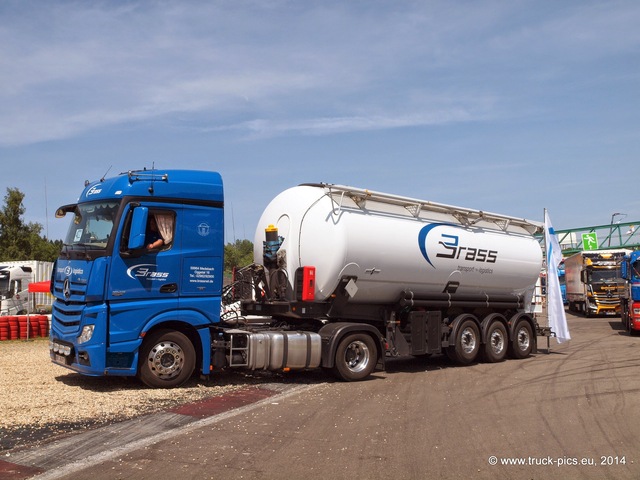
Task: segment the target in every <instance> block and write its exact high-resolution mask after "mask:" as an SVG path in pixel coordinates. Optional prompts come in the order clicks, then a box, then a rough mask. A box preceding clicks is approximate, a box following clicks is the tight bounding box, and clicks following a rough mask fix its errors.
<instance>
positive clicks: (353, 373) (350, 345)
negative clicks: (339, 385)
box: [333, 333, 378, 382]
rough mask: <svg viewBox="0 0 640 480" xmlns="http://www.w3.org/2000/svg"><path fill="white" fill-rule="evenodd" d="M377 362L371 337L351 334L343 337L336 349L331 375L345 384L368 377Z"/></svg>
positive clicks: (362, 334) (376, 350) (376, 354)
mask: <svg viewBox="0 0 640 480" xmlns="http://www.w3.org/2000/svg"><path fill="white" fill-rule="evenodd" d="M377 361H378V349H377V348H376V344H375V342H374V340H373V338H371V336H369V335H367V334H366V333H352V334H350V335H347V336H346V337H344V338H343V339H342V340H341V341H340V343H339V344H338V348H337V349H336V357H335V365H334V367H333V373H334V375H335V376H336V377H338V378H339V379H341V380H345V381H347V382H352V381H354V380H362V379H363V378H365V377H368V376H369V375H370V374H371V372H373V369H374V368H375V366H376V363H377Z"/></svg>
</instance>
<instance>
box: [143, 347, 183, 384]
mask: <svg viewBox="0 0 640 480" xmlns="http://www.w3.org/2000/svg"><path fill="white" fill-rule="evenodd" d="M148 361H149V366H150V368H151V372H152V373H153V374H154V375H155V376H156V377H158V378H163V379H170V378H175V377H177V376H178V375H179V374H180V371H181V370H182V367H183V365H184V353H183V351H182V348H180V345H178V344H177V343H175V342H160V343H158V344H157V345H155V346H154V347H153V348H152V349H151V351H150V352H149V357H148Z"/></svg>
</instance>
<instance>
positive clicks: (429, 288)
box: [50, 169, 542, 387]
mask: <svg viewBox="0 0 640 480" xmlns="http://www.w3.org/2000/svg"><path fill="white" fill-rule="evenodd" d="M67 214H71V216H72V220H71V221H70V226H69V231H68V234H67V237H66V239H65V241H64V246H63V248H62V251H61V253H60V256H59V258H58V259H57V261H56V264H55V268H54V278H53V280H52V281H53V286H52V291H53V294H54V296H55V301H54V305H53V313H52V327H51V336H50V356H51V359H52V361H53V362H54V363H56V364H58V365H61V366H64V367H67V368H69V369H71V370H74V371H76V372H79V373H81V374H85V375H94V376H102V375H123V376H137V377H138V378H139V379H140V380H141V381H142V382H143V383H144V384H146V385H148V386H150V387H175V386H179V385H181V384H182V383H184V382H185V381H186V380H187V379H189V378H190V377H191V376H192V375H193V374H194V373H199V374H201V375H210V374H212V373H214V372H216V371H219V370H221V369H229V368H245V369H251V370H271V371H283V370H285V371H286V370H304V369H313V368H323V369H325V370H327V371H328V372H331V373H332V374H334V375H335V376H336V377H337V378H339V379H341V380H344V381H354V380H360V379H363V378H365V377H368V376H369V375H370V374H371V373H372V372H374V371H375V370H380V369H384V367H385V362H386V359H387V358H390V357H396V356H401V355H415V356H420V355H432V354H446V355H448V356H449V357H450V358H451V359H453V360H454V361H456V362H458V363H460V364H469V363H472V362H475V361H477V360H483V361H486V362H499V361H502V360H504V359H505V358H506V357H507V356H510V357H513V358H524V357H527V356H529V355H530V354H531V352H532V351H534V349H535V347H536V335H537V334H538V333H539V332H541V330H540V329H539V327H538V324H537V322H536V319H535V316H534V314H533V312H532V308H531V300H532V295H533V289H534V286H535V283H536V280H537V279H538V276H539V274H540V270H541V264H542V253H541V248H540V244H539V242H538V241H537V240H536V239H535V238H534V234H535V233H537V232H540V230H541V228H542V224H541V223H539V222H534V221H530V220H527V219H524V218H518V217H513V216H508V215H501V214H495V213H489V212H484V211H480V210H474V209H467V208H461V207H455V206H450V205H445V204H440V203H435V202H431V201H425V200H419V199H413V198H410V197H403V196H398V195H392V194H385V193H381V192H375V191H370V190H366V189H361V188H355V187H349V186H341V185H333V184H323V183H318V184H303V185H298V186H294V187H292V188H289V189H287V190H285V191H284V192H282V193H280V194H278V195H277V196H276V197H275V198H274V199H273V200H272V201H271V202H270V203H269V204H268V205H267V206H266V208H265V210H264V212H263V213H262V216H261V217H260V220H259V222H258V225H257V228H256V233H255V238H254V240H255V241H254V249H255V251H254V263H253V264H252V265H249V266H247V267H243V268H241V269H238V270H237V272H236V276H235V280H234V282H233V283H231V284H229V285H226V286H225V285H223V254H224V225H223V219H224V196H223V182H222V178H221V176H220V174H218V173H216V172H208V171H188V170H167V171H160V170H155V169H154V170H141V171H140V170H138V171H129V172H125V173H122V174H120V175H117V176H115V177H113V178H110V179H101V180H99V181H97V182H92V183H88V184H87V185H86V187H85V189H84V190H83V191H82V193H81V195H80V197H79V200H78V201H77V202H76V203H72V204H68V205H64V206H62V207H60V208H59V209H58V210H57V212H56V216H57V217H64V216H65V215H67ZM151 224H154V225H155V226H154V227H153V229H154V230H156V232H157V231H159V233H160V237H161V240H162V242H157V241H156V239H157V237H158V235H157V233H153V234H151V233H150V228H151ZM150 235H151V236H150ZM159 243H161V245H159Z"/></svg>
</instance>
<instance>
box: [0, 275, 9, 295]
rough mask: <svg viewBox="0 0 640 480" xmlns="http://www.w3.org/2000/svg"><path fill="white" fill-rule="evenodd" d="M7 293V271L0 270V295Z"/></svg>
mask: <svg viewBox="0 0 640 480" xmlns="http://www.w3.org/2000/svg"><path fill="white" fill-rule="evenodd" d="M8 294H9V272H0V295H8Z"/></svg>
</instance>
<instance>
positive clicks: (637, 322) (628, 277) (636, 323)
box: [620, 250, 640, 334]
mask: <svg viewBox="0 0 640 480" xmlns="http://www.w3.org/2000/svg"><path fill="white" fill-rule="evenodd" d="M620 275H621V276H622V278H623V279H624V280H625V284H624V290H623V292H622V294H621V295H620V318H621V319H622V324H623V325H624V327H625V329H626V330H627V331H628V332H629V333H631V334H633V333H635V332H640V251H637V250H636V251H633V252H630V253H629V254H628V255H625V256H624V257H623V259H622V261H621V262H620Z"/></svg>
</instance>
